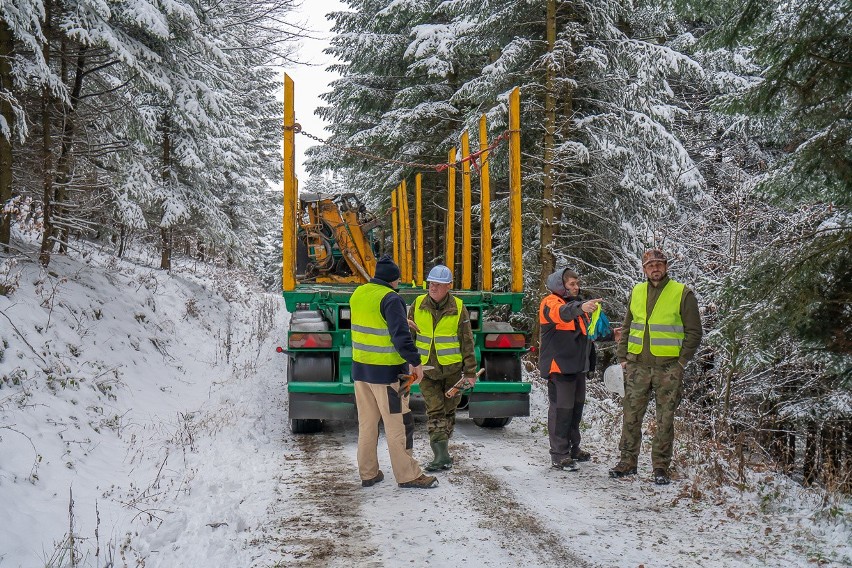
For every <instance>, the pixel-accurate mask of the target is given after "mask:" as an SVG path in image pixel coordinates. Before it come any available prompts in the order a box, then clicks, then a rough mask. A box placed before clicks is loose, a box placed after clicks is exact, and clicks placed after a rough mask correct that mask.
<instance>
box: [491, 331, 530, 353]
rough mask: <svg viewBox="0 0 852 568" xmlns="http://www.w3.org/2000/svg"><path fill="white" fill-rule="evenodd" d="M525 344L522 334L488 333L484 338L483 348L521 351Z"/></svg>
mask: <svg viewBox="0 0 852 568" xmlns="http://www.w3.org/2000/svg"><path fill="white" fill-rule="evenodd" d="M525 343H526V337H525V336H524V334H523V333H489V334H488V335H486V336H485V347H488V348H489V349H523V348H524V345H525Z"/></svg>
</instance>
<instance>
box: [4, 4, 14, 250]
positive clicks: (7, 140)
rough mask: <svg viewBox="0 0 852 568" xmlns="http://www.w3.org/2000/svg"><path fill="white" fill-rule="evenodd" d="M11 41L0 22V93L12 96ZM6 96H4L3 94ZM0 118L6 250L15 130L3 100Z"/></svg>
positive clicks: (9, 234)
mask: <svg viewBox="0 0 852 568" xmlns="http://www.w3.org/2000/svg"><path fill="white" fill-rule="evenodd" d="M14 48H15V41H14V39H13V38H12V30H11V29H9V27H8V26H7V25H6V22H5V21H3V20H0V90H2V91H6V92H8V93H10V94H11V93H12V63H11V62H12V52H13V51H14ZM7 97H8V95H7ZM0 115H2V116H3V119H4V120H5V121H6V127H7V128H8V130H9V134H8V137H6V136H4V135H3V134H0V247H2V249H3V250H6V251H8V250H9V241H10V240H11V238H12V212H11V210H7V209H6V207H7V205H9V204H10V202H11V201H12V136H13V130H14V127H15V115H14V113H13V112H12V103H11V102H10V101H9V100H8V98H6V97H4V98H3V100H2V101H0Z"/></svg>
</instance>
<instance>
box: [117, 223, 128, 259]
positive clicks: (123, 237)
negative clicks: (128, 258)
mask: <svg viewBox="0 0 852 568" xmlns="http://www.w3.org/2000/svg"><path fill="white" fill-rule="evenodd" d="M120 230H121V232H120V233H119V237H118V258H121V257H123V256H124V248H125V247H126V246H127V225H125V224H124V223H122V224H121V229H120Z"/></svg>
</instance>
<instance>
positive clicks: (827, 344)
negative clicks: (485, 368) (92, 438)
mask: <svg viewBox="0 0 852 568" xmlns="http://www.w3.org/2000/svg"><path fill="white" fill-rule="evenodd" d="M312 4H314V2H312ZM315 4H316V6H315V8H314V9H316V10H322V9H323V8H322V4H323V2H315ZM345 4H346V5H347V8H346V9H345V10H342V11H336V12H331V13H329V14H328V15H327V18H328V19H329V21H330V22H331V25H332V34H333V37H332V39H331V43H330V46H329V47H328V49H327V53H328V54H329V55H333V56H334V57H335V58H336V61H337V62H336V63H335V64H334V65H333V67H332V69H331V70H332V71H334V72H335V73H336V74H337V78H336V79H335V80H334V81H333V82H332V83H331V84H330V85H329V87H328V90H327V91H326V92H325V94H324V95H323V96H322V99H323V101H322V105H321V106H319V107H318V108H317V110H316V113H317V114H318V115H319V116H320V117H321V118H322V119H324V120H325V121H327V123H328V124H329V126H328V129H327V133H326V134H323V133H320V132H314V133H310V134H313V135H315V136H318V137H321V138H323V139H324V143H317V142H316V141H315V140H310V139H308V138H307V137H305V136H299V137H297V144H300V145H305V146H311V147H310V149H309V150H308V157H307V160H306V163H305V167H306V168H307V171H308V172H309V173H310V177H309V178H308V179H304V180H301V186H302V189H303V190H305V189H306V190H308V191H321V192H330V193H341V192H355V193H357V194H358V195H359V196H360V197H361V199H362V200H363V201H364V202H365V204H366V205H367V208H368V209H370V210H371V211H375V212H379V213H381V212H384V211H387V210H388V208H389V207H390V195H391V192H392V190H393V189H394V187H396V185H397V184H399V182H400V180H403V179H406V177H409V176H411V175H413V174H414V173H417V172H420V173H422V174H423V185H424V188H425V189H426V191H425V192H424V195H425V198H424V210H423V214H422V217H421V218H422V220H423V223H424V228H425V236H426V244H425V255H424V258H425V259H426V264H427V266H428V265H429V264H430V262H435V261H438V260H440V258H441V256H442V251H443V248H442V247H443V243H444V240H443V233H442V230H441V229H440V227H441V226H443V224H444V223H445V222H446V219H445V216H446V191H445V189H446V174H445V173H439V172H436V171H435V170H434V169H432V170H429V169H426V168H422V167H420V168H418V167H417V165H418V164H420V165H428V164H441V163H445V162H447V160H448V157H447V152H448V150H449V149H450V148H451V147H458V145H459V139H460V136H461V134H462V132H464V131H468V132H470V134H471V139H472V140H478V135H479V125H480V116H481V115H485V117H486V119H487V129H488V133H487V135H488V139H489V140H496V139H497V138H498V137H499V136H500V135H501V134H503V133H504V132H505V131H506V130H507V128H508V122H507V120H508V119H507V112H506V108H507V97H508V93H509V92H510V91H511V90H512V89H513V88H515V87H519V88H520V92H521V125H522V126H521V137H522V146H521V147H522V180H523V230H524V235H523V243H524V249H523V261H524V284H525V286H524V287H525V292H526V299H525V306H526V307H525V310H524V312H523V313H522V314H520V315H519V316H518V320H519V321H518V323H519V324H520V325H521V326H522V327H524V328H525V329H528V330H533V329H534V328H535V326H536V324H537V321H536V318H535V311H536V307H537V306H538V302H539V301H540V300H541V297H542V294H544V292H545V288H544V280H545V278H546V276H547V275H548V274H550V273H552V272H553V271H554V270H555V269H556V268H557V267H562V266H569V267H572V268H574V269H575V270H576V271H578V272H579V273H580V275H581V277H582V282H583V286H584V288H585V289H587V290H589V291H590V293H591V294H593V295H592V296H591V297H600V298H603V299H604V300H605V307H606V309H607V311H608V313H609V315H610V319H612V320H613V321H614V322H617V321H619V320H620V319H621V318H622V317H623V315H624V311H625V309H626V303H627V299H628V295H629V293H630V290H631V288H632V286H633V284H635V283H636V282H637V281H638V279H639V278H640V277H641V272H640V270H639V266H640V263H639V258H640V257H641V255H642V252H643V251H644V250H645V249H647V248H650V247H659V248H661V249H663V250H665V251H666V253H667V254H668V255H669V257H670V258H671V262H670V263H669V266H670V269H669V270H670V272H671V273H672V275H673V276H675V277H676V278H677V279H678V280H680V281H682V282H685V283H687V284H688V285H689V286H690V287H691V288H692V289H693V290H694V291H695V293H696V296H697V298H698V301H699V305H700V309H701V314H702V318H703V324H704V333H705V336H704V341H703V343H702V345H701V348H700V352H699V354H698V356H697V357H696V360H695V362H694V363H693V364H692V365H690V367H689V368H688V369H687V371H686V373H687V379H686V391H685V395H684V403H683V405H682V406H681V414H682V416H683V421H684V424H686V425H687V426H685V427H687V428H689V429H690V432H691V436H692V437H691V439H693V440H696V447H700V448H703V449H702V450H696V452H697V455H698V454H700V455H701V456H703V457H702V458H701V459H705V460H711V461H712V460H713V459H714V456H715V455H724V456H725V458H726V460H727V462H728V463H731V462H734V463H740V464H741V466H742V467H748V466H753V465H755V464H758V463H759V464H761V465H762V466H764V467H769V468H772V469H774V470H776V471H780V472H784V473H786V474H788V475H790V476H791V477H793V478H794V479H796V480H797V481H799V482H801V483H803V484H805V485H809V484H821V485H824V486H826V487H829V488H831V489H832V490H836V491H839V492H847V493H848V492H850V491H852V7H850V5H849V3H848V2H844V1H842V0H798V1H795V2H793V1H787V0H717V1H708V0H676V1H672V0H664V1H647V0H347V1H346V2H345ZM294 10H295V5H294V0H257V1H243V0H133V1H131V0H112V1H109V2H107V1H104V0H0V207H2V215H1V216H0V251H2V253H0V293H5V292H4V287H3V285H2V284H3V282H4V280H3V277H4V274H8V271H9V270H10V266H11V263H13V262H14V261H15V258H16V256H19V255H21V254H24V253H23V252H22V244H21V243H22V242H23V241H24V240H28V242H36V243H38V247H37V253H36V257H37V262H39V263H40V264H41V265H42V266H44V267H45V268H48V267H49V266H50V264H51V261H52V260H55V257H56V256H57V255H63V254H66V253H67V252H68V251H69V250H73V249H75V247H77V243H79V242H81V241H85V242H88V243H95V244H97V245H98V246H100V247H101V248H102V249H103V250H106V251H108V252H109V253H110V254H112V255H115V256H116V257H119V258H120V257H122V256H123V255H125V254H126V253H127V251H128V250H130V249H131V248H132V249H134V250H140V249H144V250H148V251H151V259H152V263H153V265H155V266H156V267H158V268H159V269H162V270H163V271H171V270H180V269H179V267H177V264H176V260H178V259H181V260H182V261H186V260H188V259H191V260H193V261H196V262H202V263H203V262H207V263H218V264H221V265H223V266H233V267H236V268H239V269H242V270H245V271H247V272H251V273H253V274H254V275H256V277H257V278H258V279H260V280H261V281H262V282H263V283H264V286H265V287H267V288H268V289H269V290H273V291H275V290H280V289H281V288H280V286H281V284H280V278H281V276H280V275H281V266H280V264H281V256H280V250H281V193H280V190H279V189H278V187H279V185H280V179H281V171H282V160H281V135H282V129H281V126H282V103H281V97H280V91H281V67H282V66H287V67H288V68H290V69H292V68H296V69H297V66H298V65H299V64H300V63H310V62H304V61H302V60H301V59H300V55H299V52H298V47H299V42H300V40H301V39H302V38H304V37H306V36H308V35H309V34H310V33H311V30H309V29H307V28H305V27H304V26H303V25H302V24H300V23H298V22H299V20H298V18H296V17H295V15H294ZM294 66H295V67H294ZM288 72H289V73H290V74H291V75H292V76H294V77H296V78H298V70H296V71H292V70H291V71H288ZM473 146H474V150H475V149H478V145H477V144H475V143H474V144H473ZM353 150H355V151H353ZM506 152H507V147H506V144H499V143H498V144H496V145H495V146H494V148H493V150H492V151H491V153H490V156H489V167H490V174H491V180H492V181H491V192H492V195H491V202H492V228H493V231H492V234H493V242H492V243H488V244H484V243H475V245H474V253H473V254H474V259H473V260H474V266H476V265H477V258H476V256H477V255H478V250H479V249H480V248H481V247H482V246H487V245H490V246H492V247H493V248H494V251H495V255H494V258H495V271H494V277H495V289H496V288H500V287H501V286H502V287H505V286H507V285H508V278H509V273H508V270H507V268H506V264H505V261H504V260H501V259H505V258H506V257H507V250H508V246H509V243H508V239H507V238H506V233H507V229H506V227H507V223H508V221H507V217H506V216H507V211H508V207H507V206H506V200H507V196H508V190H507V187H508V173H507V171H506V164H507V160H506ZM380 157H383V158H385V159H382V158H380ZM473 175H474V176H476V172H474V174H473ZM478 200H479V198H478V197H477V196H476V195H474V202H473V204H472V209H473V211H474V224H476V223H477V222H478V221H477V217H476V211H477V206H478ZM458 210H459V207H458V206H457V207H456V211H458ZM474 234H475V235H476V234H478V228H475V230H474ZM4 271H5V272H4ZM5 323H6V322H5V321H3V320H0V324H2V325H5ZM533 356H534V355H533V354H530V355H529V357H533ZM603 357H604V358H605V359H606V358H607V357H610V358H611V357H612V353H606V352H605V353H604V354H603ZM532 368H534V367H533V366H532V363H531V366H530V369H532ZM601 368H602V366H601ZM718 475H719V477H720V481H721V482H724V483H736V481H737V472H736V471H733V472H732V471H730V470H722V469H720V470H719V471H718Z"/></svg>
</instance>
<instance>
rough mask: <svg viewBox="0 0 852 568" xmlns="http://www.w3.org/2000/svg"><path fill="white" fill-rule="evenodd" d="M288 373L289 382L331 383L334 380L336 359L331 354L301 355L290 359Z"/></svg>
mask: <svg viewBox="0 0 852 568" xmlns="http://www.w3.org/2000/svg"><path fill="white" fill-rule="evenodd" d="M287 371H288V372H287V378H288V380H289V381H296V382H299V381H313V382H322V383H327V382H331V381H333V380H334V357H333V356H332V354H331V353H321V354H316V355H314V354H310V355H309V354H306V353H299V355H298V356H297V357H292V358H291V359H290V367H289V368H288V370H287Z"/></svg>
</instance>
